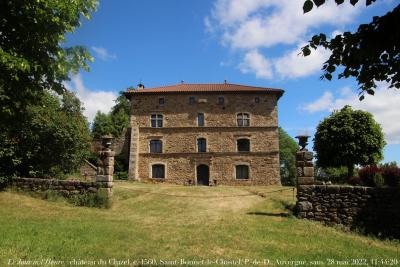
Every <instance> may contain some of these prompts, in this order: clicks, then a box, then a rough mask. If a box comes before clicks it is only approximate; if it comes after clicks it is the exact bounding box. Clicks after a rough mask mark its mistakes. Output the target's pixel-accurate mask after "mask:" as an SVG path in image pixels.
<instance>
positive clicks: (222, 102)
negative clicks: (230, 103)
mask: <svg viewBox="0 0 400 267" xmlns="http://www.w3.org/2000/svg"><path fill="white" fill-rule="evenodd" d="M224 103H225V97H223V96H219V97H218V105H223V104H224Z"/></svg>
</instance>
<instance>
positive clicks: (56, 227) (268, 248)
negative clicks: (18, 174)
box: [0, 182, 400, 266]
mask: <svg viewBox="0 0 400 267" xmlns="http://www.w3.org/2000/svg"><path fill="white" fill-rule="evenodd" d="M279 189H282V187H277V186H274V187H225V186H219V187H183V186H175V185H165V184H162V185H152V184H141V183H129V182H118V183H115V187H114V200H113V206H112V208H111V209H108V210H106V209H97V208H86V207H74V206H72V205H70V204H67V203H64V202H49V201H45V200H41V199H37V198H32V197H29V196H26V195H23V194H18V193H14V192H0V266H7V263H8V261H9V260H10V259H11V260H13V261H14V263H16V262H18V261H19V260H20V259H22V260H24V261H25V263H28V266H30V265H29V264H31V265H33V264H35V262H33V261H34V260H38V261H40V260H46V259H53V260H58V261H60V262H59V263H60V265H55V264H53V265H48V266H65V265H68V264H69V262H70V261H73V260H74V259H75V263H79V260H85V261H89V262H87V263H88V265H89V264H90V263H93V262H91V261H96V262H95V263H99V261H100V260H104V261H105V262H106V264H104V265H102V266H111V265H112V264H110V262H108V260H110V259H111V263H113V261H112V259H117V260H128V259H129V263H130V264H132V263H134V261H136V263H146V262H142V261H141V259H155V260H157V264H158V265H160V264H162V262H161V260H164V261H166V260H170V261H171V262H169V263H170V264H173V263H174V260H178V261H180V260H181V259H183V260H185V261H189V260H204V261H205V262H204V263H206V261H207V260H209V262H210V263H212V262H215V261H216V260H218V262H219V263H222V260H226V261H232V260H236V261H238V260H239V259H240V260H241V262H240V263H241V264H243V263H244V262H243V260H244V259H249V260H251V261H253V260H259V261H263V260H264V259H265V260H269V261H270V263H273V264H275V265H277V262H276V260H297V261H300V260H304V261H307V263H306V265H303V266H310V265H311V261H315V260H321V261H323V262H325V263H327V259H333V260H335V261H339V260H340V261H344V260H351V259H366V260H368V261H370V260H371V259H397V260H398V261H399V263H398V264H399V265H400V243H399V242H398V241H380V240H377V239H374V238H369V237H364V236H360V235H357V234H354V233H349V232H344V231H341V230H338V229H335V228H330V227H325V226H322V225H320V224H319V223H316V222H311V221H306V220H298V219H296V218H294V217H292V216H288V211H287V210H286V209H285V206H287V205H290V204H293V203H294V199H293V192H292V191H291V190H288V191H283V192H275V193H268V192H271V191H276V190H279ZM256 192H258V194H259V195H257V194H255V193H256ZM260 192H262V193H261V194H262V195H264V196H266V197H261V196H260ZM21 263H23V262H21ZM53 263H54V262H53ZM80 263H83V262H82V261H80ZM115 263H116V262H115ZM120 263H122V262H120ZM226 263H227V262H226ZM232 263H233V262H232ZM394 263H395V262H394ZM40 264H43V262H41V263H40ZM210 265H216V264H210ZM25 266H27V265H25ZM39 266H42V265H39ZM79 266H86V265H79ZM92 266H93V265H92ZM97 266H100V265H97ZM115 266H117V265H115ZM119 266H127V265H119ZM225 266H233V265H228V264H225ZM249 266H250V265H249ZM286 266H291V265H286ZM331 266H332V265H331ZM333 266H336V264H334V265H333ZM341 266H347V265H341Z"/></svg>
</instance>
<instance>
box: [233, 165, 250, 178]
mask: <svg viewBox="0 0 400 267" xmlns="http://www.w3.org/2000/svg"><path fill="white" fill-rule="evenodd" d="M236 179H238V180H248V179H249V166H247V165H236Z"/></svg>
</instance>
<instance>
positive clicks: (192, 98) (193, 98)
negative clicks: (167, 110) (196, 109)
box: [189, 96, 196, 105]
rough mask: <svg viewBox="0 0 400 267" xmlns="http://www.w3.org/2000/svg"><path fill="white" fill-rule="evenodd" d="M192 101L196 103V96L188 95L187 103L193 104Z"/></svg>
mask: <svg viewBox="0 0 400 267" xmlns="http://www.w3.org/2000/svg"><path fill="white" fill-rule="evenodd" d="M194 103H196V98H195V97H194V96H189V104H190V105H193V104H194Z"/></svg>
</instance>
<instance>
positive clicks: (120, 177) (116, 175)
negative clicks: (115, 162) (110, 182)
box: [114, 171, 128, 180]
mask: <svg viewBox="0 0 400 267" xmlns="http://www.w3.org/2000/svg"><path fill="white" fill-rule="evenodd" d="M114 178H115V179H116V180H128V172H125V171H123V172H115V173H114Z"/></svg>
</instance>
